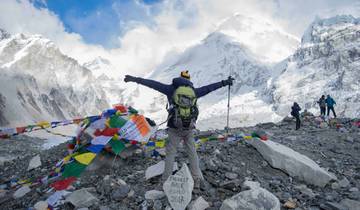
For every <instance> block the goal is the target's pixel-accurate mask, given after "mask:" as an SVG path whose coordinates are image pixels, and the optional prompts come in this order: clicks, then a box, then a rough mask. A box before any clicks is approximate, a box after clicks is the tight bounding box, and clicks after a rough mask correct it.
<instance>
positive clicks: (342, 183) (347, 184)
mask: <svg viewBox="0 0 360 210" xmlns="http://www.w3.org/2000/svg"><path fill="white" fill-rule="evenodd" d="M349 185H350V182H349V180H348V179H347V178H346V177H344V178H343V179H342V180H341V181H339V186H340V187H342V188H345V187H347V186H349Z"/></svg>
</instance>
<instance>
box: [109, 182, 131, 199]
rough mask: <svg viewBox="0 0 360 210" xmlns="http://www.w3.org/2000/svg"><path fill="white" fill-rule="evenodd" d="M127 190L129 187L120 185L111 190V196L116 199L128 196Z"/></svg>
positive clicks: (128, 190)
mask: <svg viewBox="0 0 360 210" xmlns="http://www.w3.org/2000/svg"><path fill="white" fill-rule="evenodd" d="M129 192H130V187H129V186H128V185H120V186H119V187H118V188H117V189H115V190H113V192H112V195H111V197H112V199H114V200H116V201H120V200H122V199H124V198H126V197H128V193H129Z"/></svg>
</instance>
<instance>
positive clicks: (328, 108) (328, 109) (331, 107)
mask: <svg viewBox="0 0 360 210" xmlns="http://www.w3.org/2000/svg"><path fill="white" fill-rule="evenodd" d="M330 110H331V111H332V113H333V114H334V117H336V113H335V109H334V107H333V106H328V107H327V116H329V114H330Z"/></svg>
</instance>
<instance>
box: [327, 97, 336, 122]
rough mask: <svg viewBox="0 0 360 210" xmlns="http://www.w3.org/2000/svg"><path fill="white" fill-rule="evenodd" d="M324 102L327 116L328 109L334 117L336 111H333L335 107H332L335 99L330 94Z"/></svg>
mask: <svg viewBox="0 0 360 210" xmlns="http://www.w3.org/2000/svg"><path fill="white" fill-rule="evenodd" d="M325 102H326V106H327V116H329V114H330V110H331V111H332V113H333V114H334V117H335V118H336V113H335V109H334V105H335V104H336V102H335V100H334V99H333V98H331V96H330V95H327V97H326V100H325Z"/></svg>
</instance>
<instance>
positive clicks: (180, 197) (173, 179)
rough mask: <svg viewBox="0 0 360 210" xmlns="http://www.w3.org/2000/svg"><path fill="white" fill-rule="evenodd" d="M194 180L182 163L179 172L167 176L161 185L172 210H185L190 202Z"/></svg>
mask: <svg viewBox="0 0 360 210" xmlns="http://www.w3.org/2000/svg"><path fill="white" fill-rule="evenodd" d="M193 188H194V180H193V178H192V176H191V173H190V171H189V168H188V167H187V165H186V164H185V163H184V164H183V166H182V168H181V170H180V171H178V172H176V174H174V175H171V176H169V178H168V179H167V180H166V182H165V183H164V185H163V189H164V192H165V195H166V197H167V198H168V200H169V203H170V205H171V207H172V208H173V209H174V210H185V208H186V206H187V205H188V204H189V203H190V201H191V195H192V190H193Z"/></svg>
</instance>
